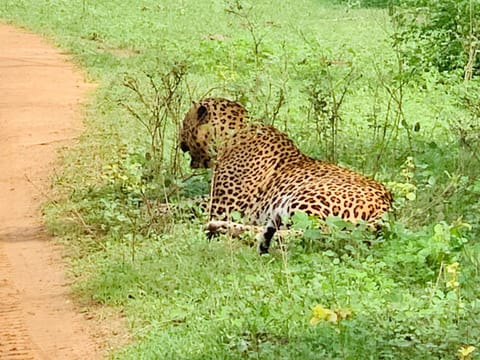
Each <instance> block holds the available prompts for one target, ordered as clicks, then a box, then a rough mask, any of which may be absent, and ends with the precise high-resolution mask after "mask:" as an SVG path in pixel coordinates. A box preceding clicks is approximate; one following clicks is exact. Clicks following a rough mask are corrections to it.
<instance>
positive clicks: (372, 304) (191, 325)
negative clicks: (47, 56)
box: [0, 0, 480, 359]
mask: <svg viewBox="0 0 480 360" xmlns="http://www.w3.org/2000/svg"><path fill="white" fill-rule="evenodd" d="M252 4H254V8H253V9H252V10H251V11H250V12H249V11H248V9H249V5H247V4H246V3H244V4H243V8H242V9H238V8H236V7H235V2H224V1H211V2H208V1H202V2H198V1H197V2H193V1H178V2H167V1H148V0H145V1H88V0H83V1H79V0H78V1H47V0H39V1H35V2H29V1H19V0H15V1H13V0H4V1H3V2H2V3H1V4H0V18H2V19H4V20H5V21H7V22H12V23H14V24H17V25H20V26H24V27H26V28H28V29H31V30H33V31H36V32H39V33H42V34H45V35H46V36H47V37H49V38H51V39H52V40H53V41H54V42H55V43H56V44H58V46H60V47H62V48H64V49H66V50H68V51H70V52H71V53H72V56H73V59H74V61H76V62H77V63H78V64H79V65H80V66H81V67H82V68H83V69H85V72H86V76H87V78H88V79H90V80H91V81H95V82H97V83H98V85H99V86H98V88H97V90H96V91H95V93H94V94H93V96H92V100H91V103H90V104H89V105H88V106H87V108H86V119H85V121H86V125H87V129H86V132H85V134H84V135H83V136H82V138H81V141H80V143H79V144H78V145H77V146H75V148H73V149H70V150H69V151H68V152H67V153H65V154H64V162H65V171H64V172H63V173H62V174H60V175H58V176H57V177H56V178H55V179H54V185H55V188H54V191H55V196H56V199H57V203H56V204H50V205H47V207H46V210H45V211H46V213H47V218H48V222H49V225H50V228H51V230H52V232H54V233H56V234H57V235H59V237H60V238H61V239H62V241H63V242H64V243H65V244H66V248H67V251H68V254H69V259H70V262H71V274H72V277H73V278H74V279H75V284H74V288H75V291H76V292H77V293H78V296H79V297H80V298H82V299H84V301H85V302H86V303H87V304H91V306H112V307H116V308H119V309H121V311H122V312H123V313H124V314H125V315H126V318H127V322H128V327H129V331H130V332H131V333H132V335H133V336H132V338H133V340H132V342H131V343H130V344H128V345H126V346H125V347H123V348H120V349H116V350H115V351H113V352H112V353H111V354H110V356H111V357H112V358H114V359H183V358H185V359H243V358H245V359H250V358H251V359H438V358H442V359H456V358H458V353H457V352H458V350H459V349H460V348H461V347H463V346H466V345H474V346H477V348H478V345H479V343H478V339H479V338H480V323H479V320H478V319H479V315H480V297H479V292H478V289H477V284H478V283H479V280H480V275H479V274H480V246H479V244H478V238H479V235H480V230H479V224H480V221H479V219H480V205H479V202H478V199H479V195H480V182H479V180H478V179H479V175H480V166H479V165H480V164H479V158H478V153H479V150H480V149H479V147H478V145H477V143H478V141H477V140H478V135H477V133H476V131H477V130H478V114H476V115H475V111H474V107H468V106H465V102H462V101H461V99H462V98H463V97H464V96H465V94H467V95H468V96H471V97H475V96H476V94H479V93H480V91H479V90H478V89H479V87H478V85H479V84H478V83H477V81H478V80H475V81H473V82H471V83H470V84H469V85H468V86H466V85H464V84H461V83H459V82H458V81H457V82H456V81H454V80H452V78H451V77H449V76H446V75H445V74H438V73H436V72H434V71H431V72H429V73H425V74H423V73H422V74H414V75H412V76H410V75H409V73H408V71H406V70H408V69H401V70H402V71H400V69H399V67H398V62H397V60H396V52H395V51H394V49H393V48H392V47H391V46H390V43H389V40H388V39H389V35H390V34H391V33H392V31H393V29H392V26H391V25H390V23H389V20H388V16H387V14H386V13H385V12H384V11H383V10H379V9H355V8H345V7H342V6H334V5H330V4H329V3H328V2H327V1H301V0H299V1H295V6H292V2H290V3H288V6H287V5H286V4H283V3H277V4H276V3H272V2H267V1H256V2H254V3H252ZM226 9H230V10H232V11H236V12H237V13H236V14H232V13H231V12H230V13H229V12H227V11H225V10H226ZM254 37H255V38H256V39H257V40H258V39H261V41H259V42H258V44H257V45H258V47H257V51H256V52H255V46H254V45H255V43H254ZM210 38H213V40H212V39H210ZM179 67H182V68H183V67H185V69H186V76H185V77H184V78H182V81H181V82H180V85H179V87H178V89H177V90H176V91H175V96H176V99H177V100H178V104H179V106H178V108H175V111H172V112H170V113H168V114H167V115H168V116H166V118H165V123H164V124H165V129H164V131H163V132H162V134H164V135H165V138H164V139H163V142H161V146H162V148H163V156H162V157H161V158H159V157H155V155H158V153H157V152H158V151H160V150H159V149H158V148H152V146H151V144H150V141H149V136H148V134H147V132H146V129H145V127H144V126H142V125H141V124H140V122H139V121H137V120H136V119H135V118H134V117H133V116H131V114H129V112H128V111H126V106H129V107H130V108H131V109H134V110H135V111H136V113H137V114H139V115H140V117H141V118H142V119H149V117H151V114H152V113H151V109H148V108H146V107H145V106H143V105H142V104H141V103H140V102H139V99H138V97H137V95H136V94H135V93H134V92H132V91H131V90H129V89H128V88H127V87H126V86H124V84H125V82H126V81H132V79H133V80H135V81H137V82H138V84H139V86H140V93H142V94H143V95H145V97H146V99H147V103H148V104H153V103H154V100H155V96H156V95H162V94H164V92H165V91H167V90H168V86H165V81H167V80H171V79H172V74H173V73H172V71H174V70H175V69H179ZM149 76H150V77H151V78H152V79H153V82H154V83H155V84H156V85H157V86H158V87H159V90H158V91H157V93H156V92H155V90H154V89H153V88H152V86H151V85H150V82H149ZM314 90H315V91H316V92H315V91H314ZM343 91H345V100H344V102H343V103H342V105H341V107H340V110H339V115H340V118H338V119H337V123H336V125H337V128H336V129H337V130H336V133H335V137H336V145H335V146H333V145H332V142H331V139H332V138H331V135H332V132H331V131H330V130H331V129H329V128H328V121H325V118H326V117H327V118H328V116H329V115H331V112H330V110H331V106H332V96H333V95H335V96H338V95H339V94H341V93H342V92H343ZM314 92H315V94H316V95H317V98H316V100H315V98H314V97H312V93H314ZM206 94H209V95H214V96H227V97H230V98H235V99H239V100H241V101H242V102H243V103H244V104H245V105H246V106H247V108H248V110H249V111H250V113H251V114H252V116H253V117H258V118H262V119H264V121H265V122H269V123H274V124H275V125H276V126H278V127H280V128H281V129H283V130H285V131H287V132H288V133H289V135H290V136H291V137H292V138H293V139H294V140H295V142H296V143H297V144H298V145H299V146H300V147H301V148H302V150H303V151H305V152H307V153H308V154H310V155H313V156H316V157H319V158H335V160H336V161H337V162H339V163H340V164H342V165H345V166H348V167H350V168H353V169H357V170H359V171H362V172H364V173H366V174H369V175H374V176H375V177H376V178H377V179H379V180H382V181H384V182H386V183H388V184H389V186H391V187H392V188H393V189H394V190H395V193H396V204H395V206H396V219H395V220H393V219H387V220H386V226H385V229H384V232H383V234H382V235H381V236H380V237H379V238H371V236H370V235H368V234H365V233H364V232H361V231H357V230H353V232H349V233H346V232H342V231H340V230H338V229H337V228H336V225H335V222H333V223H332V227H331V229H332V230H331V233H330V234H328V235H327V234H323V233H320V232H318V231H317V230H315V228H314V227H313V225H312V220H311V219H308V218H304V217H301V216H299V217H298V218H297V219H295V226H297V227H299V228H302V229H306V231H305V234H304V236H303V237H302V238H295V237H293V236H292V237H288V238H287V239H286V240H285V241H286V245H285V246H286V247H285V248H281V247H280V246H278V244H276V245H275V246H274V250H273V253H272V255H268V256H262V257H260V256H258V255H257V253H256V250H255V247H254V246H251V245H252V242H253V241H252V239H251V237H249V236H248V235H247V236H244V237H243V238H242V239H240V240H232V239H229V238H227V237H221V238H219V239H218V240H213V241H209V240H208V239H207V238H206V236H205V235H204V233H203V224H204V223H205V221H206V216H205V215H204V214H202V212H201V210H200V209H199V207H198V205H196V202H195V200H194V197H195V196H196V195H201V194H206V193H208V178H209V174H208V172H201V173H198V174H196V176H193V177H190V175H191V170H190V169H188V158H187V156H181V155H180V154H178V152H177V150H176V148H175V146H174V144H175V142H176V127H177V126H178V123H179V121H181V119H182V116H183V114H184V113H185V112H186V111H187V109H188V107H189V104H190V101H191V100H196V99H198V98H200V97H201V96H204V95H206ZM478 98H480V96H479V97H478ZM282 99H283V100H282ZM320 100H321V101H325V102H326V103H327V107H326V108H323V110H322V111H323V112H322V111H317V112H316V113H315V111H314V109H315V108H314V102H315V101H320ZM395 100H396V101H395ZM278 104H280V106H279V107H278V111H276V110H275V109H276V108H277V105H278ZM317 105H318V103H317ZM159 109H160V110H163V108H162V107H160V108H159ZM317 110H318V108H317ZM147 153H148V155H147V156H146V154H147ZM150 156H153V160H152V159H150ZM166 198H167V199H168V201H169V203H170V204H171V207H170V208H166V207H165V205H164V203H165V199H166ZM364 240H369V241H370V245H367V243H366V242H364ZM455 262H458V264H459V265H458V268H455V267H454V266H452V264H454V263H455ZM317 304H321V305H322V306H323V307H325V308H328V309H331V310H334V309H339V308H348V309H349V310H350V311H351V313H352V314H351V316H350V317H349V318H348V319H344V320H340V321H337V322H328V321H321V322H320V323H319V324H317V325H315V326H313V325H311V324H310V320H311V318H312V316H313V312H312V309H313V307H314V306H315V305H317ZM478 353H479V351H478V349H477V350H476V351H475V352H474V353H473V357H472V358H479V355H478Z"/></svg>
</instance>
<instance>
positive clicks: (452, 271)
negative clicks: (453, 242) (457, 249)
mask: <svg viewBox="0 0 480 360" xmlns="http://www.w3.org/2000/svg"><path fill="white" fill-rule="evenodd" d="M458 266H459V264H458V262H456V261H455V262H454V263H452V264H450V265H447V273H449V274H453V275H455V274H456V273H457V271H458Z"/></svg>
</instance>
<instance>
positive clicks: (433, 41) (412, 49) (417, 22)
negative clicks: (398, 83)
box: [391, 0, 480, 80]
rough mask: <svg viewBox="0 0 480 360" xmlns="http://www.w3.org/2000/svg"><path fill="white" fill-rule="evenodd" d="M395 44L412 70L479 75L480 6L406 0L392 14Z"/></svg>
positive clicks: (469, 1)
mask: <svg viewBox="0 0 480 360" xmlns="http://www.w3.org/2000/svg"><path fill="white" fill-rule="evenodd" d="M391 11H392V19H393V21H394V23H395V25H396V26H397V27H398V31H397V32H396V33H395V35H394V38H393V41H394V43H395V44H398V45H399V46H401V47H402V51H403V53H404V55H405V57H406V59H407V62H408V64H409V65H410V66H412V67H414V68H418V69H417V71H418V70H419V71H420V72H421V71H425V70H428V69H429V68H432V67H433V68H436V69H438V70H439V71H441V72H445V71H448V72H454V73H457V74H458V73H460V74H463V75H464V78H465V79H466V80H469V79H471V78H472V77H473V75H474V74H478V73H479V71H480V56H479V52H480V20H479V19H480V3H479V2H478V1H476V0H444V1H428V0H406V1H402V2H400V3H399V5H398V6H396V7H394V8H393V9H392V10H391Z"/></svg>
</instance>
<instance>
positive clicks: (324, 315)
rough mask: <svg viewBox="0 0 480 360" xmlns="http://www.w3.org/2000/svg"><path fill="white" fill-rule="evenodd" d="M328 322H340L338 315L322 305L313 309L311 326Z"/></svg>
mask: <svg viewBox="0 0 480 360" xmlns="http://www.w3.org/2000/svg"><path fill="white" fill-rule="evenodd" d="M323 320H325V321H328V322H331V323H336V322H337V320H338V316H337V314H335V312H334V311H332V310H330V309H325V308H324V307H323V306H322V305H315V307H314V308H313V317H312V318H311V319H310V324H311V325H317V324H318V323H319V322H320V321H323Z"/></svg>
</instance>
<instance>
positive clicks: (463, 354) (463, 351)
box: [458, 345, 475, 360]
mask: <svg viewBox="0 0 480 360" xmlns="http://www.w3.org/2000/svg"><path fill="white" fill-rule="evenodd" d="M474 351H475V346H472V345H468V346H462V347H461V348H460V349H458V357H459V359H460V360H466V359H469V358H470V355H471V354H472V353H473V352H474Z"/></svg>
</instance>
